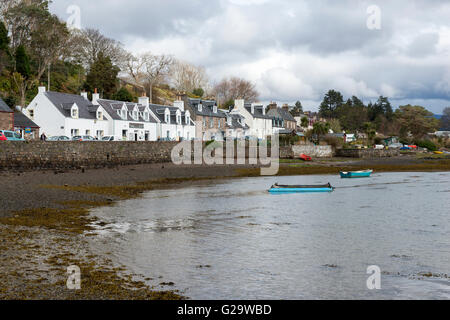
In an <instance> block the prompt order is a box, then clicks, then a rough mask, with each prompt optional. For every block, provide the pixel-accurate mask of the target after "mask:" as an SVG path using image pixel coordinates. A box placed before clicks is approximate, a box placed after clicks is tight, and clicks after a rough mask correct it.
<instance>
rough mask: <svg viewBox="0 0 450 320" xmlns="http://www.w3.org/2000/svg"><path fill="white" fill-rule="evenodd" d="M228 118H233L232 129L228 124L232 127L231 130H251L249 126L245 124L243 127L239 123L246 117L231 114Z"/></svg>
mask: <svg viewBox="0 0 450 320" xmlns="http://www.w3.org/2000/svg"><path fill="white" fill-rule="evenodd" d="M228 116H230V117H231V127H230V126H228V122H227V126H228V127H230V128H231V129H249V126H247V125H246V124H245V122H244V124H243V125H242V124H241V123H240V122H239V119H244V117H243V116H241V115H240V114H235V113H234V114H233V113H230V114H228Z"/></svg>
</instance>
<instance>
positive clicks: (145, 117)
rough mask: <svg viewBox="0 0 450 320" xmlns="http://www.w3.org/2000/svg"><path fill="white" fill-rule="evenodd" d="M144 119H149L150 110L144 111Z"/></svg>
mask: <svg viewBox="0 0 450 320" xmlns="http://www.w3.org/2000/svg"><path fill="white" fill-rule="evenodd" d="M144 119H145V121H148V112H144Z"/></svg>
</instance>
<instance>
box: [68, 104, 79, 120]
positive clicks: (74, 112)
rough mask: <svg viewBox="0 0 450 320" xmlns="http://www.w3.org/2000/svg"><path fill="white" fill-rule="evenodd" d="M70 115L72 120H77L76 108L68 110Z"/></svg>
mask: <svg viewBox="0 0 450 320" xmlns="http://www.w3.org/2000/svg"><path fill="white" fill-rule="evenodd" d="M70 114H71V116H72V118H74V119H78V107H77V106H73V107H72V109H71V110H70Z"/></svg>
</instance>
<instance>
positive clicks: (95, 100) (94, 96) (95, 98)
mask: <svg viewBox="0 0 450 320" xmlns="http://www.w3.org/2000/svg"><path fill="white" fill-rule="evenodd" d="M99 99H100V95H99V94H98V93H97V88H95V90H94V93H93V94H92V104H93V105H94V106H97V105H98V100H99Z"/></svg>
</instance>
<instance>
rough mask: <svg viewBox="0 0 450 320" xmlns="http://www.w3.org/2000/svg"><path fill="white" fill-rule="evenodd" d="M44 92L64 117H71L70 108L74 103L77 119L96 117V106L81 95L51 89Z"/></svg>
mask: <svg viewBox="0 0 450 320" xmlns="http://www.w3.org/2000/svg"><path fill="white" fill-rule="evenodd" d="M44 94H45V96H46V97H47V98H48V99H49V100H50V101H51V102H52V103H53V105H54V106H55V107H56V108H57V109H58V110H59V111H60V112H61V113H62V114H63V115H64V116H65V117H71V114H70V109H71V108H72V106H73V104H74V103H76V104H77V106H78V118H79V119H97V114H96V112H97V107H95V106H94V105H93V104H92V103H91V102H90V101H89V100H87V99H85V98H84V97H82V96H81V95H77V94H69V93H61V92H53V91H47V92H45V93H44Z"/></svg>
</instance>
